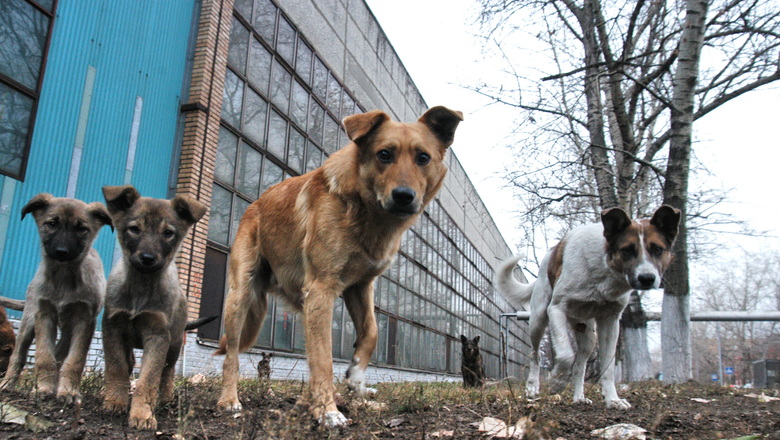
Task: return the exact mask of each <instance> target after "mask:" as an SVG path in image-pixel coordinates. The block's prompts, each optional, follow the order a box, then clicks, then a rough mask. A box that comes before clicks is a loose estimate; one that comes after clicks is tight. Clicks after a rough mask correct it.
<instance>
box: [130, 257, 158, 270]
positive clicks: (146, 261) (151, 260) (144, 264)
mask: <svg viewBox="0 0 780 440" xmlns="http://www.w3.org/2000/svg"><path fill="white" fill-rule="evenodd" d="M130 263H132V265H133V267H135V269H136V270H138V271H139V272H141V273H154V272H157V271H158V270H160V269H162V267H163V264H162V263H163V261H162V259H160V258H157V256H155V255H154V254H150V253H148V252H142V253H138V254H135V255H133V257H132V258H130Z"/></svg>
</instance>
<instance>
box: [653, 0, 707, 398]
mask: <svg viewBox="0 0 780 440" xmlns="http://www.w3.org/2000/svg"><path fill="white" fill-rule="evenodd" d="M686 5H687V12H686V22H685V27H684V28H683V32H682V35H681V36H680V44H679V60H678V62H677V70H676V72H675V74H674V82H673V96H672V116H671V138H670V141H669V142H670V143H669V159H668V163H667V168H666V180H665V182H664V187H663V195H664V203H665V204H669V205H671V206H674V207H675V208H677V209H679V210H680V211H681V212H682V216H681V219H680V233H679V235H678V236H677V241H676V242H675V246H674V252H675V259H674V261H673V263H672V265H671V267H670V268H669V269H668V270H667V271H666V274H665V275H664V279H665V283H664V299H663V311H662V315H661V344H662V345H661V346H662V356H663V361H662V364H663V373H664V382H666V383H680V382H684V381H686V380H688V379H691V378H692V377H693V365H692V357H691V331H690V285H689V283H688V230H687V221H686V217H687V205H688V203H687V202H688V200H687V199H688V174H689V169H690V162H691V137H692V126H693V119H694V98H695V91H696V84H697V81H698V76H699V64H700V59H701V50H702V46H703V44H704V30H705V29H704V23H705V19H706V16H707V7H708V3H707V1H706V0H687V3H686Z"/></svg>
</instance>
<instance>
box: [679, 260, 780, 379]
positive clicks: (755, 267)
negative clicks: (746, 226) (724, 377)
mask: <svg viewBox="0 0 780 440" xmlns="http://www.w3.org/2000/svg"><path fill="white" fill-rule="evenodd" d="M778 271H780V252H777V251H774V252H759V253H744V254H743V255H741V256H737V257H735V258H734V259H732V260H729V261H723V262H720V263H719V264H716V265H715V266H714V267H712V268H710V270H709V271H707V272H705V273H704V275H703V276H701V277H700V279H699V280H698V283H697V289H696V291H697V293H696V296H695V299H694V307H696V308H697V309H699V310H703V311H711V310H713V311H719V310H738V311H760V310H772V309H777V308H778V298H780V289H778V282H777V275H776V274H777V273H778ZM698 326H699V329H698V331H695V332H693V338H694V340H695V341H696V344H694V346H695V347H696V350H695V351H696V352H695V353H694V357H695V358H696V359H697V362H698V363H699V365H698V368H697V369H698V370H700V371H703V373H704V374H708V373H715V372H717V371H718V366H717V365H718V363H717V350H716V349H715V347H716V345H717V342H716V341H715V337H716V336H717V335H719V336H720V338H721V351H722V357H723V360H724V361H725V362H727V363H728V364H730V365H732V366H734V367H735V369H736V373H737V375H739V377H740V378H741V379H742V380H743V381H744V382H752V381H753V376H752V375H753V372H752V368H751V367H752V363H753V361H755V360H761V359H765V358H766V357H767V355H772V354H773V351H772V350H776V351H777V352H778V353H780V326H779V325H778V324H777V323H776V322H721V323H717V326H718V328H717V332H716V331H713V330H714V329H715V326H716V324H715V323H706V324H705V323H702V324H698ZM724 365H725V364H724ZM720 374H723V372H720Z"/></svg>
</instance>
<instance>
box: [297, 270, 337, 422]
mask: <svg viewBox="0 0 780 440" xmlns="http://www.w3.org/2000/svg"><path fill="white" fill-rule="evenodd" d="M334 292H338V290H337V288H334V287H333V286H329V285H327V284H324V283H321V282H315V283H314V284H313V285H312V287H311V289H310V290H309V293H308V295H306V299H305V301H304V303H303V311H304V326H305V329H306V352H307V356H308V361H309V389H310V393H311V398H310V402H309V405H310V406H309V412H311V414H312V415H313V416H314V417H315V418H316V419H317V420H319V421H320V422H322V423H325V424H326V425H329V426H339V425H344V424H346V423H347V418H346V417H344V415H343V414H341V412H339V410H338V408H336V401H335V400H334V397H335V396H334V395H335V388H334V387H333V354H332V349H333V348H332V347H333V339H332V332H331V321H333V303H334V301H335V294H334Z"/></svg>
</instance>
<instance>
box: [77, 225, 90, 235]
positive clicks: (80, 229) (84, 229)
mask: <svg viewBox="0 0 780 440" xmlns="http://www.w3.org/2000/svg"><path fill="white" fill-rule="evenodd" d="M76 232H78V233H79V234H81V235H84V234H88V233H89V228H88V227H86V226H79V227H78V228H77V229H76Z"/></svg>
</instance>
